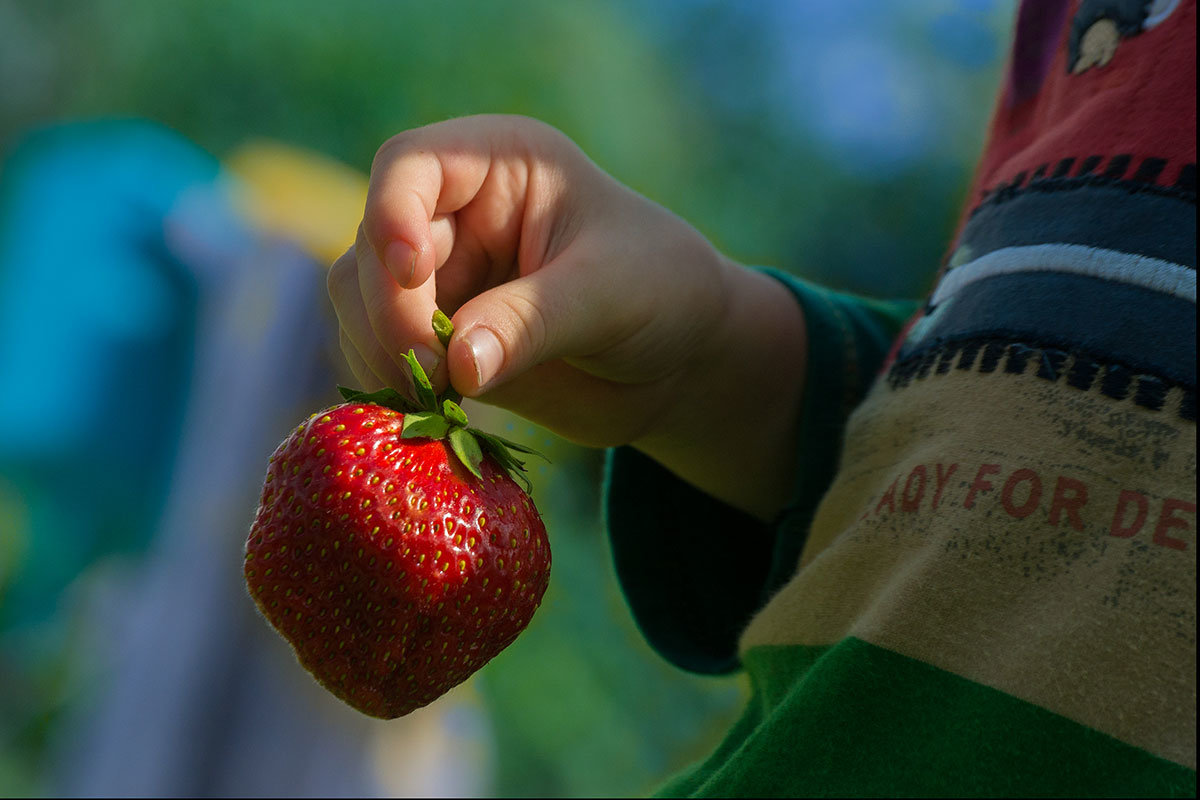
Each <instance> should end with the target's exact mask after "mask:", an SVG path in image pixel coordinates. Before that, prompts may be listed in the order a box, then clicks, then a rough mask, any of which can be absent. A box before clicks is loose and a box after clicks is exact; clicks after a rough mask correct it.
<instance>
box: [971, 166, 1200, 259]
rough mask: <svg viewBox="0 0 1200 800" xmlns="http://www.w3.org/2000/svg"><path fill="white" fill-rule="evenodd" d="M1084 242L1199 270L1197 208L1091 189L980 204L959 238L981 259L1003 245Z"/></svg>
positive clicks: (1146, 194)
mask: <svg viewBox="0 0 1200 800" xmlns="http://www.w3.org/2000/svg"><path fill="white" fill-rule="evenodd" d="M1031 244H1080V245H1087V246H1089V247H1100V248H1104V249H1107V250H1118V251H1120V252H1123V253H1133V254H1135V255H1140V256H1149V257H1150V258H1158V259H1162V260H1164V261H1170V262H1173V263H1175V264H1182V265H1184V266H1188V267H1191V268H1192V269H1195V268H1196V207H1195V205H1193V204H1192V203H1189V202H1187V201H1186V200H1182V199H1180V198H1176V197H1171V196H1167V195H1162V194H1155V193H1150V192H1130V191H1129V190H1128V189H1125V188H1121V187H1119V186H1088V187H1085V188H1081V189H1078V190H1076V191H1073V192H1064V193H1044V192H1037V191H1031V192H1025V193H1023V194H1021V195H1020V196H1017V197H1014V198H1012V199H1011V200H1008V201H1007V202H1004V203H996V204H985V205H983V206H980V207H979V209H978V210H977V211H976V212H975V214H974V216H972V217H971V219H970V221H969V222H968V223H967V225H966V226H965V228H964V229H963V233H962V236H961V237H959V248H960V249H961V248H962V247H963V246H966V247H968V248H969V250H968V251H967V253H969V255H967V258H969V259H975V258H978V257H979V256H982V255H984V254H986V253H990V252H992V251H993V250H998V249H1000V248H1002V247H1014V246H1020V245H1031Z"/></svg>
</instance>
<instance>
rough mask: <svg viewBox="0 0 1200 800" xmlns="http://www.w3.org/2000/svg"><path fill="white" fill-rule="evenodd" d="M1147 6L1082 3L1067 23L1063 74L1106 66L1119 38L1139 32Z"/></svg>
mask: <svg viewBox="0 0 1200 800" xmlns="http://www.w3.org/2000/svg"><path fill="white" fill-rule="evenodd" d="M1149 6H1150V3H1149V1H1148V0H1083V2H1082V3H1081V4H1080V6H1079V10H1078V11H1076V12H1075V18H1074V19H1073V20H1071V40H1070V44H1069V45H1068V47H1069V49H1068V51H1067V71H1068V72H1070V73H1071V74H1073V75H1078V74H1079V73H1081V72H1083V71H1085V70H1087V69H1090V68H1091V67H1103V66H1105V65H1106V64H1108V62H1109V61H1111V60H1112V58H1113V56H1114V55H1115V54H1116V52H1117V47H1118V46H1119V45H1120V43H1121V40H1122V39H1125V38H1127V37H1129V36H1136V35H1137V34H1139V33H1141V32H1142V30H1143V24H1144V23H1145V21H1146V16H1147V11H1148V8H1149Z"/></svg>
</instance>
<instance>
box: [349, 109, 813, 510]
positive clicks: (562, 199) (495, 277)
mask: <svg viewBox="0 0 1200 800" xmlns="http://www.w3.org/2000/svg"><path fill="white" fill-rule="evenodd" d="M701 174H702V170H700V169H697V177H698V178H699V177H700V176H701ZM329 293H330V296H331V297H332V299H333V303H334V307H335V309H336V311H337V314H338V318H339V320H340V323H341V339H342V349H343V351H344V352H345V354H346V358H347V360H348V361H349V363H350V366H351V368H352V370H353V371H354V372H355V374H356V375H357V377H358V378H359V379H360V380H361V381H362V382H363V384H364V387H365V388H367V389H372V388H377V387H378V386H380V385H384V384H386V385H392V386H399V387H403V386H405V385H406V384H407V382H408V378H407V376H406V373H405V371H404V369H402V368H401V367H400V365H401V364H403V363H404V362H403V354H405V353H407V352H408V350H409V349H410V348H412V349H413V350H415V351H416V354H417V357H418V359H419V360H420V361H421V362H422V364H423V365H424V366H425V367H426V371H427V372H429V373H430V375H431V377H432V379H433V381H434V383H435V386H437V388H439V389H440V388H441V387H443V386H444V385H445V383H446V381H447V380H449V381H450V382H451V383H452V384H453V385H454V387H455V389H457V390H458V391H459V392H461V393H462V394H464V395H466V396H469V397H478V398H479V399H481V400H483V401H486V402H488V403H493V404H495V405H499V406H502V407H505V408H508V409H510V410H512V411H515V412H516V413H518V414H520V415H522V416H524V417H526V418H528V419H530V420H533V421H535V422H537V423H539V424H542V425H545V426H546V427H548V428H550V429H551V430H554V431H556V432H557V433H559V434H561V435H563V436H564V437H566V438H568V439H571V440H573V441H576V442H580V443H583V444H588V445H593V446H609V445H616V444H633V445H635V446H637V447H639V448H641V449H643V450H645V451H646V452H648V453H649V454H650V455H652V456H654V457H655V458H658V459H659V460H660V461H662V462H664V463H666V464H667V466H669V467H671V468H672V469H674V470H675V471H676V472H678V473H679V474H680V475H681V476H683V477H684V478H686V479H688V480H691V481H692V482H693V483H696V484H697V485H699V486H700V487H701V488H703V489H706V490H708V491H710V492H712V493H714V494H716V495H717V496H720V497H722V498H723V499H726V500H729V501H730V502H734V503H735V504H736V505H739V506H741V507H743V508H746V509H748V510H751V511H753V512H754V513H758V514H759V515H760V516H770V515H772V514H774V512H775V511H776V510H778V506H779V505H780V504H781V503H782V502H783V500H784V499H785V498H784V497H782V496H780V490H782V492H783V493H784V494H786V490H787V486H789V485H790V469H782V470H781V469H780V466H781V465H780V464H779V463H778V459H779V457H781V456H778V455H776V456H773V454H772V452H770V451H771V450H772V449H778V448H777V447H776V448H771V447H770V446H766V442H765V441H760V438H761V439H765V440H773V441H774V442H775V443H776V444H778V442H779V440H780V439H782V438H784V437H786V438H787V441H786V442H785V444H786V451H787V454H786V456H782V457H784V458H785V459H786V462H787V464H786V465H785V466H787V467H790V463H791V462H790V459H791V454H790V450H791V445H792V443H793V442H794V438H793V437H791V436H790V435H789V434H790V432H791V431H792V430H793V428H794V425H795V420H794V416H795V412H796V409H798V408H799V392H800V386H801V382H802V377H803V370H802V367H803V360H804V336H803V322H802V320H801V319H800V314H799V310H798V308H797V306H796V304H795V302H794V301H793V300H792V298H791V297H790V296H789V295H787V292H786V291H785V290H784V289H783V288H782V287H781V286H779V285H777V284H776V283H775V282H774V281H772V280H771V279H768V278H765V277H762V276H760V275H757V274H755V273H751V272H749V271H747V270H744V269H741V268H739V267H737V266H736V265H734V264H733V263H732V262H730V261H728V260H727V259H725V258H724V257H723V256H721V255H720V254H719V253H717V252H716V251H715V250H714V249H713V247H712V246H711V245H710V244H709V243H708V242H707V241H706V240H705V239H704V237H703V236H701V235H700V234H699V233H698V232H697V231H695V230H694V229H693V228H691V227H690V226H688V225H687V224H686V223H684V222H683V221H682V220H680V219H679V218H678V217H676V216H674V215H672V214H671V213H669V212H667V211H666V210H665V209H663V208H662V207H660V206H658V205H656V204H654V203H651V202H650V201H648V200H646V199H645V198H643V197H641V196H639V195H637V194H636V193H634V192H632V191H630V190H629V189H627V188H626V187H624V186H622V185H621V184H619V183H617V182H616V181H615V180H613V179H612V178H610V177H609V176H608V175H606V174H605V173H604V172H602V171H601V170H600V169H598V168H597V167H596V166H595V165H594V164H593V163H592V162H591V161H589V160H588V159H587V157H586V156H584V154H583V153H582V152H580V151H579V149H578V148H577V147H575V145H574V144H573V143H572V142H571V141H570V140H568V139H567V138H566V137H564V136H563V135H562V134H561V133H559V132H558V131H556V130H554V129H553V128H550V127H549V126H546V125H544V124H542V123H539V122H536V121H534V120H530V119H525V118H521V117H499V116H484V117H469V118H465V119H457V120H451V121H448V122H444V123H439V124H436V125H430V126H428V127H425V128H419V129H416V130H412V131H407V132H405V133H402V134H399V135H398V136H395V137H393V138H392V139H390V140H389V141H388V142H386V143H385V144H384V145H383V147H381V148H380V150H379V152H378V154H377V155H376V157H375V162H374V164H373V166H372V170H371V183H370V190H369V193H368V196H367V207H366V212H365V215H364V218H363V222H362V225H361V226H360V227H359V231H358V238H357V241H356V244H355V246H354V247H353V248H352V249H351V250H350V251H348V252H347V253H346V255H344V256H342V258H340V259H338V261H337V262H336V263H335V264H334V265H333V267H332V269H331V270H330V274H329ZM439 307H440V308H441V309H442V310H443V311H445V312H446V313H447V314H450V315H451V316H452V319H453V322H454V328H455V333H454V338H453V339H452V340H451V342H450V346H449V348H448V350H447V351H443V349H442V347H441V345H440V344H439V343H438V341H437V339H436V337H435V336H434V334H433V331H432V329H431V328H430V318H431V317H432V315H433V311H434V309H435V308H439ZM785 360H790V363H786V362H785ZM789 375H790V376H791V377H790V378H789ZM747 381H749V382H750V383H747ZM735 412H736V413H740V414H744V415H746V416H752V417H753V418H754V425H755V426H757V427H758V429H759V430H761V428H762V427H763V426H773V429H771V430H770V431H769V434H768V435H766V436H765V437H764V436H763V435H762V434H761V433H758V434H751V438H750V439H749V440H747V439H746V438H745V437H744V436H739V435H738V433H737V431H738V430H739V429H740V428H739V425H737V424H730V422H729V417H730V416H732V415H733V414H734V413H735ZM772 416H775V417H778V418H777V419H772ZM748 427H749V426H748ZM747 433H750V432H749V431H747ZM727 438H732V439H733V441H726V439H727ZM764 446H765V447H766V450H765V451H764ZM739 456H743V457H745V458H751V459H753V460H755V461H764V462H770V461H774V462H775V463H774V464H770V465H764V469H765V470H767V471H771V472H773V473H778V472H785V473H786V474H785V475H784V476H783V480H782V481H780V480H779V479H778V478H776V477H774V476H772V477H771V478H770V479H769V480H767V483H768V484H770V488H766V487H765V485H764V484H763V480H762V479H765V478H768V476H766V475H763V476H760V477H759V478H758V479H755V478H753V477H750V476H751V475H753V474H757V472H758V470H757V469H755V468H753V467H749V466H747V464H745V463H744V459H743V463H742V464H739V465H738V467H737V468H736V470H735V471H736V472H738V473H740V474H738V475H727V474H725V473H726V472H728V471H729V466H728V465H729V462H730V459H733V460H737V459H738V458H739ZM722 464H725V465H726V466H725V467H724V468H722ZM747 478H749V481H747ZM731 480H732V481H733V482H734V484H741V483H744V482H747V483H750V484H754V483H755V481H756V480H757V484H758V485H757V486H755V485H748V486H745V487H743V488H739V487H738V486H737V485H734V484H731V483H730V481H731ZM776 484H780V485H779V486H777V485H776Z"/></svg>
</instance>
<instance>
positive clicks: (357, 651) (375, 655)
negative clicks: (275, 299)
mask: <svg viewBox="0 0 1200 800" xmlns="http://www.w3.org/2000/svg"><path fill="white" fill-rule="evenodd" d="M447 322H448V321H447ZM446 338H448V334H447V336H446ZM408 360H409V364H410V366H411V367H412V369H413V375H414V379H415V382H416V384H417V390H418V396H419V397H420V398H421V400H422V405H423V406H425V408H426V410H424V411H419V412H416V411H411V410H409V411H407V412H403V411H401V410H398V409H403V408H407V409H411V408H412V404H411V403H408V402H407V401H405V400H403V399H402V398H401V397H400V395H398V394H397V393H395V392H393V391H391V390H384V391H383V392H378V393H375V394H373V395H364V394H362V393H359V392H353V391H350V390H343V394H344V395H346V396H347V399H349V400H351V402H348V403H346V404H343V405H339V406H335V407H333V408H330V409H327V410H325V411H323V412H317V413H316V414H313V415H312V416H311V417H310V418H309V419H308V420H307V421H306V422H304V423H303V424H301V425H300V426H299V427H298V428H296V429H295V430H294V431H293V432H292V433H291V435H290V436H288V438H287V439H285V440H284V441H283V443H282V444H280V445H279V447H278V448H277V449H276V451H275V453H274V455H272V456H271V460H270V463H269V465H268V468H267V476H266V481H265V484H264V486H263V492H262V499H261V502H260V504H259V507H258V512H257V515H256V516H255V519H254V523H253V525H252V526H251V529H250V535H249V538H248V540H247V542H246V560H245V576H246V583H247V586H248V588H249V590H250V595H251V597H253V599H254V602H255V603H256V604H257V605H258V608H259V610H260V611H261V612H262V614H263V616H265V617H266V618H267V620H268V621H269V622H270V623H271V624H272V625H273V626H275V628H276V629H277V630H278V631H279V632H280V633H281V634H282V635H283V637H284V638H285V639H287V640H288V641H289V642H290V643H291V645H292V647H293V648H294V649H295V651H296V656H297V658H298V659H299V661H300V663H301V664H302V665H303V666H304V667H305V669H307V670H308V671H309V672H311V673H312V674H313V676H314V677H315V678H316V679H317V681H319V682H320V683H321V684H322V685H323V686H325V688H326V689H328V690H329V691H331V692H332V693H333V694H335V695H337V696H338V697H339V698H341V699H342V700H343V701H345V702H346V703H349V704H350V705H351V706H353V707H355V708H357V709H358V710H359V711H362V712H363V713H365V714H369V715H371V716H374V717H382V718H385V719H390V718H393V717H398V716H402V715H404V714H407V713H409V712H410V711H412V710H414V709H416V708H420V707H421V706H424V705H427V704H428V703H431V702H433V701H434V700H436V699H437V698H438V697H440V696H441V695H442V694H444V693H445V692H446V691H448V690H449V689H451V688H452V687H454V686H456V685H458V684H459V683H461V682H462V681H464V680H465V679H466V678H467V677H469V676H470V675H471V674H472V673H473V672H475V671H476V670H477V669H479V668H480V667H482V666H483V665H484V664H486V663H487V662H488V661H489V660H491V659H492V658H493V657H494V656H496V655H497V654H498V653H499V652H500V651H501V650H503V649H504V648H505V647H507V646H508V645H509V644H510V643H511V642H512V641H513V640H514V639H515V638H516V637H517V635H518V634H519V633H520V632H521V631H522V630H524V629H525V627H526V626H527V625H528V624H529V621H530V619H531V618H532V616H533V613H534V611H536V610H537V607H538V605H539V604H540V603H541V600H542V595H543V594H544V593H545V591H546V586H547V584H548V582H549V578H550V546H549V542H548V541H547V539H546V529H545V526H544V525H543V524H542V521H541V518H540V516H539V515H538V512H537V509H536V508H535V507H534V505H533V502H532V501H531V500H530V498H529V496H528V494H527V493H526V492H525V491H524V490H522V488H521V487H520V486H518V485H517V484H516V482H514V480H513V478H512V477H511V476H510V474H509V472H510V471H512V470H520V469H521V467H522V465H521V462H519V461H517V460H516V458H515V457H514V456H513V455H512V454H511V453H510V452H509V450H508V448H509V447H511V448H514V449H517V450H520V451H522V452H532V451H529V450H527V449H526V448H523V447H521V446H520V445H515V444H513V443H512V442H507V441H505V440H502V439H499V438H498V437H494V436H490V435H488V434H484V433H482V432H481V431H477V430H475V429H473V428H467V427H466V417H465V415H463V413H462V411H461V409H459V408H458V406H457V404H456V403H455V402H454V401H453V399H444V400H443V402H442V409H441V410H442V413H438V411H437V410H436V400H434V399H433V390H432V388H430V387H429V382H428V380H427V379H426V377H425V375H424V373H423V372H422V371H421V367H420V365H419V364H417V362H416V359H415V358H413V357H412V354H411V353H410V354H409V359H408ZM431 405H433V406H434V408H433V409H430V408H429V406H431ZM484 451H486V455H484Z"/></svg>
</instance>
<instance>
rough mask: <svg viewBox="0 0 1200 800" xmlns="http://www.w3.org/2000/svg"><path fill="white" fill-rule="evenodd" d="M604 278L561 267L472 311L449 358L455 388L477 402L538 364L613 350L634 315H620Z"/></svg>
mask: <svg viewBox="0 0 1200 800" xmlns="http://www.w3.org/2000/svg"><path fill="white" fill-rule="evenodd" d="M601 273H602V270H598V269H594V268H586V267H580V266H573V265H569V264H566V263H562V261H561V260H556V261H555V262H553V263H551V264H548V265H547V266H545V267H543V268H542V269H540V270H538V271H536V272H533V273H531V274H529V275H525V276H523V277H521V278H517V279H515V280H513V281H510V282H508V283H504V284H501V285H500V286H497V287H495V288H493V289H489V290H488V291H486V292H483V293H482V294H480V295H478V296H476V297H474V298H472V299H471V300H470V301H469V302H467V303H466V304H464V305H463V306H462V307H461V308H459V309H458V311H457V313H455V315H454V319H453V322H454V331H455V333H454V338H453V339H452V340H451V342H450V346H449V347H448V348H447V354H446V358H447V362H448V367H449V370H450V381H451V383H452V384H453V385H454V387H455V388H456V389H457V390H458V391H460V392H462V393H463V394H464V395H466V396H468V397H474V396H476V395H479V394H481V393H483V392H485V391H488V390H491V389H494V388H496V387H497V386H500V385H501V384H503V383H506V382H508V381H509V380H511V379H513V378H515V377H517V376H518V375H521V374H522V373H524V372H526V371H527V370H529V369H531V368H533V367H535V366H537V365H538V364H542V363H545V362H547V361H552V360H554V359H557V358H563V357H569V356H584V355H588V354H591V353H595V352H597V351H599V350H602V349H603V348H604V347H606V346H607V345H609V344H610V343H611V342H612V341H613V340H614V339H615V337H617V336H618V335H619V331H620V330H622V329H623V325H622V322H623V319H624V317H625V316H626V314H625V313H623V311H622V312H619V313H614V312H616V311H617V309H616V308H615V307H616V306H617V305H619V304H614V303H612V302H608V301H609V300H610V298H611V296H612V292H613V287H612V286H611V281H610V282H607V283H606V282H605V281H604V280H603V279H602V277H601Z"/></svg>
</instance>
